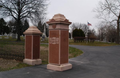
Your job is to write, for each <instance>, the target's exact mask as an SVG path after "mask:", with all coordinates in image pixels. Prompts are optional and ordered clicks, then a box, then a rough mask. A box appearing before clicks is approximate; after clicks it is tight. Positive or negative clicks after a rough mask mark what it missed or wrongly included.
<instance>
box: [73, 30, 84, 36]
mask: <svg viewBox="0 0 120 78" xmlns="http://www.w3.org/2000/svg"><path fill="white" fill-rule="evenodd" d="M73 37H85V34H84V32H83V31H82V30H81V29H75V30H73Z"/></svg>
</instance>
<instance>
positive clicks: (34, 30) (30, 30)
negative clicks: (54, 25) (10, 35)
mask: <svg viewBox="0 0 120 78" xmlns="http://www.w3.org/2000/svg"><path fill="white" fill-rule="evenodd" d="M24 34H25V35H26V34H27V35H33V34H34V35H39V34H42V32H41V31H40V30H39V29H38V28H37V27H36V26H30V27H29V28H28V29H27V30H26V31H25V32H24Z"/></svg>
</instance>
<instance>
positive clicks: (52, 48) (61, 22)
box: [47, 14, 72, 71]
mask: <svg viewBox="0 0 120 78" xmlns="http://www.w3.org/2000/svg"><path fill="white" fill-rule="evenodd" d="M47 23H48V24H49V64H48V65H47V69H51V70H55V71H64V70H68V69H71V68H72V65H71V64H70V63H68V59H69V56H68V54H69V25H70V24H71V22H69V20H67V19H66V18H65V16H64V15H62V14H56V15H54V16H53V18H52V19H50V20H49V21H48V22H47Z"/></svg>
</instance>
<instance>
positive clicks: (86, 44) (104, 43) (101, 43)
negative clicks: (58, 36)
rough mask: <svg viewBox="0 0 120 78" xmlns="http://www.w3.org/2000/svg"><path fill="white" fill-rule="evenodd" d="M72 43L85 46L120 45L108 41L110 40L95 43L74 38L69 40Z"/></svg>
mask: <svg viewBox="0 0 120 78" xmlns="http://www.w3.org/2000/svg"><path fill="white" fill-rule="evenodd" d="M69 44H70V45H85V46H115V45H119V44H116V43H108V42H99V41H95V42H94V43H92V42H89V43H88V42H74V41H73V40H69Z"/></svg>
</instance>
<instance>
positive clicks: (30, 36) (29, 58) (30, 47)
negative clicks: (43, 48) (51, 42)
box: [23, 26, 42, 65]
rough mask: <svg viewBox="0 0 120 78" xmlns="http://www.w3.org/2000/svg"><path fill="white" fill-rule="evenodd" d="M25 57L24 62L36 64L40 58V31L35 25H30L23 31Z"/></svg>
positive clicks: (39, 61)
mask: <svg viewBox="0 0 120 78" xmlns="http://www.w3.org/2000/svg"><path fill="white" fill-rule="evenodd" d="M24 34H25V59H24V60H23V62H24V63H27V64H29V65H38V64H41V63H42V61H41V59H40V35H41V32H40V30H38V28H37V27H36V26H30V27H29V28H28V29H27V30H26V31H25V32H24Z"/></svg>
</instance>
